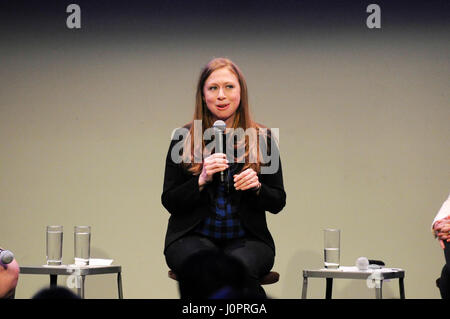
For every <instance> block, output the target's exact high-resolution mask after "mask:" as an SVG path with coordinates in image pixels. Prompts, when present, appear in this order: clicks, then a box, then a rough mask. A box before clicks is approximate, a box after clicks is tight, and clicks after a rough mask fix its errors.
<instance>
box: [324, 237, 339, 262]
mask: <svg viewBox="0 0 450 319" xmlns="http://www.w3.org/2000/svg"><path fill="white" fill-rule="evenodd" d="M340 241H341V230H340V229H324V265H325V268H328V269H338V268H339V265H340V254H341V249H340V248H341V247H340Z"/></svg>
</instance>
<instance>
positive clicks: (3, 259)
mask: <svg viewBox="0 0 450 319" xmlns="http://www.w3.org/2000/svg"><path fill="white" fill-rule="evenodd" d="M13 259H14V254H13V253H12V252H11V251H9V250H3V251H1V252H0V263H2V264H3V265H7V264H9V263H10V262H11V261H13Z"/></svg>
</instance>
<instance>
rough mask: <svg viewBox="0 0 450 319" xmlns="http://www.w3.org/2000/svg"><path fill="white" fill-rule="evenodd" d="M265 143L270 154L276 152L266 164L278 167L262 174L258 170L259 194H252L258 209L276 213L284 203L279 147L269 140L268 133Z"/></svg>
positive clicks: (284, 194) (284, 193)
mask: <svg viewBox="0 0 450 319" xmlns="http://www.w3.org/2000/svg"><path fill="white" fill-rule="evenodd" d="M267 145H268V149H269V152H270V154H271V155H273V154H277V156H274V158H272V159H271V162H269V163H268V165H269V166H270V165H275V166H277V167H278V169H277V170H276V172H273V173H269V174H264V173H263V172H260V174H258V178H259V181H260V183H261V189H260V190H259V194H256V193H255V194H254V196H255V200H256V204H257V206H258V208H259V209H262V210H264V211H268V212H271V213H273V214H277V213H279V212H280V211H281V210H282V209H283V207H284V206H285V205H286V192H285V191H284V185H283V172H282V168H281V159H280V156H279V154H280V152H279V148H278V145H277V143H276V142H275V141H274V143H272V142H271V138H270V133H269V135H268V139H267ZM270 146H272V149H270ZM273 161H278V162H273Z"/></svg>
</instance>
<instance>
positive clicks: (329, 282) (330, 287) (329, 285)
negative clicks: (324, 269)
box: [325, 278, 333, 299]
mask: <svg viewBox="0 0 450 319" xmlns="http://www.w3.org/2000/svg"><path fill="white" fill-rule="evenodd" d="M326 279H327V288H326V292H325V299H331V295H332V290H333V278H326Z"/></svg>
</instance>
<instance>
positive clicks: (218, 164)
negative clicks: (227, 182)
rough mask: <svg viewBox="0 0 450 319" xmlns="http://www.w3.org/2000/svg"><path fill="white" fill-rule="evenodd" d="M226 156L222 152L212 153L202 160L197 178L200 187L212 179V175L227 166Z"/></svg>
mask: <svg viewBox="0 0 450 319" xmlns="http://www.w3.org/2000/svg"><path fill="white" fill-rule="evenodd" d="M228 166H229V165H228V160H227V156H226V155H225V154H223V153H214V154H212V155H210V156H208V157H207V158H205V160H204V161H203V169H202V172H201V173H200V176H199V178H198V186H200V189H202V188H203V186H205V184H208V183H210V182H211V181H212V179H213V175H214V174H215V173H218V172H222V171H224V170H226V169H227V168H228Z"/></svg>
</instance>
